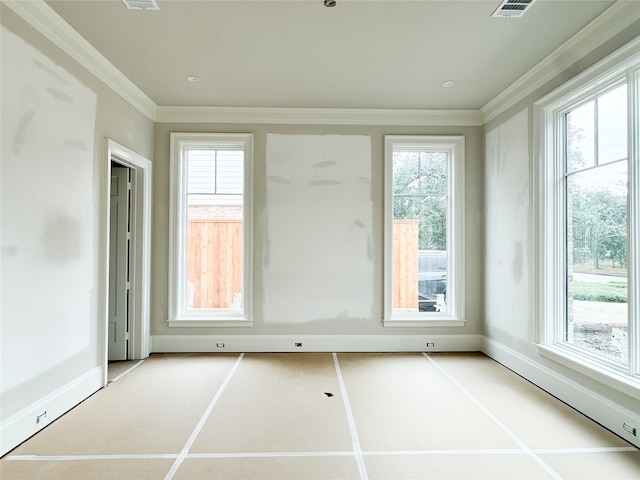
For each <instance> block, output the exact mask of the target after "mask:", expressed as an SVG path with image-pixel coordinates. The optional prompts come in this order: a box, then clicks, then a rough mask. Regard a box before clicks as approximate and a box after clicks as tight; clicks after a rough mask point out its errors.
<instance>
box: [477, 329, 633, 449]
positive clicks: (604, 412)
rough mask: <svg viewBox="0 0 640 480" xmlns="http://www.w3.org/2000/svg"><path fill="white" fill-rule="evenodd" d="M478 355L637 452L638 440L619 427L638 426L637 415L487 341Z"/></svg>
mask: <svg viewBox="0 0 640 480" xmlns="http://www.w3.org/2000/svg"><path fill="white" fill-rule="evenodd" d="M482 353H484V354H485V355H488V356H489V357H491V358H493V359H494V360H496V361H497V362H499V363H501V364H502V365H504V366H505V367H507V368H509V369H510V370H513V371H514V372H515V373H517V374H518V375H521V376H522V377H524V378H526V379H527V380H528V381H530V382H532V383H533V384H535V385H537V386H538V387H540V388H542V389H543V390H545V391H547V392H548V393H550V394H551V395H553V396H554V397H556V398H558V399H560V400H562V401H563V402H565V403H567V404H568V405H570V406H571V407H573V408H575V409H576V410H578V411H579V412H581V413H583V414H585V415H586V416H588V417H589V418H591V419H593V420H594V421H596V422H598V423H599V424H601V425H603V426H604V427H606V428H608V429H609V430H611V431H612V432H614V433H615V434H616V435H618V436H620V437H622V438H624V439H625V440H626V441H628V442H630V443H632V444H633V445H636V446H637V447H639V448H640V437H634V436H633V435H632V434H630V433H629V432H627V431H626V430H624V429H623V427H622V425H623V423H627V424H629V425H634V426H635V425H640V411H633V410H628V409H626V408H625V407H623V406H621V405H620V404H618V403H616V402H615V401H614V400H613V399H611V398H607V397H605V396H604V395H602V393H600V392H599V391H597V390H592V389H590V388H587V387H586V386H584V385H582V384H580V383H578V382H577V381H576V380H574V379H573V378H572V377H567V376H564V375H562V374H560V373H558V372H557V371H555V370H553V369H551V368H549V367H546V366H544V365H542V364H540V363H538V362H536V361H534V360H532V359H531V358H529V357H527V356H525V355H523V354H521V353H519V352H517V351H515V350H513V349H511V348H509V347H507V346H505V345H503V344H501V343H499V342H497V341H495V340H493V339H491V338H488V337H484V342H483V346H482ZM631 398H633V397H631Z"/></svg>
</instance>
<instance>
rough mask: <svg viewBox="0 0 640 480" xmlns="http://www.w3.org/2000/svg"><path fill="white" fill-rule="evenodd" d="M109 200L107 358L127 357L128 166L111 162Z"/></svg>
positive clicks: (129, 268)
mask: <svg viewBox="0 0 640 480" xmlns="http://www.w3.org/2000/svg"><path fill="white" fill-rule="evenodd" d="M110 186H111V192H110V203H109V299H108V301H109V329H108V347H107V349H108V352H109V361H110V362H112V361H116V360H128V359H129V357H130V352H129V336H130V335H129V323H130V309H129V300H130V293H131V292H130V290H131V278H130V273H131V194H132V185H131V169H130V168H128V167H125V166H123V165H120V164H119V163H117V162H115V161H111V183H110Z"/></svg>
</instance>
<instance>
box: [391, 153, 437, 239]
mask: <svg viewBox="0 0 640 480" xmlns="http://www.w3.org/2000/svg"><path fill="white" fill-rule="evenodd" d="M447 165H448V162H447V154H446V153H444V152H394V155H393V194H394V198H393V218H394V219H397V220H419V233H418V243H419V248H420V249H421V250H425V249H436V250H446V248H447Z"/></svg>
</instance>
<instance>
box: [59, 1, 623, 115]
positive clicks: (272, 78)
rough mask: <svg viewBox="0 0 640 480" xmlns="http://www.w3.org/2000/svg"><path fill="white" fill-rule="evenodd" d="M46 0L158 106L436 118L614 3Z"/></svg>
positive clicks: (493, 91)
mask: <svg viewBox="0 0 640 480" xmlns="http://www.w3.org/2000/svg"><path fill="white" fill-rule="evenodd" d="M47 3H48V4H49V5H50V6H51V7H52V8H53V9H54V10H55V11H56V12H57V13H58V14H60V15H61V16H62V17H63V18H64V19H65V20H66V21H67V22H68V23H69V24H70V25H71V26H72V27H73V28H75V29H76V30H77V31H78V32H79V33H80V34H81V35H82V36H83V37H84V38H85V39H87V40H88V41H89V42H90V43H91V44H92V45H93V46H94V47H96V48H97V49H98V50H99V51H100V52H102V54H103V55H104V56H105V57H106V58H107V59H108V60H109V61H110V62H111V63H113V65H115V66H116V67H117V68H118V69H119V70H120V71H121V72H122V73H124V74H125V75H126V76H127V77H128V78H129V79H130V80H131V81H132V82H133V83H135V84H136V85H137V86H138V87H139V88H140V89H141V90H142V91H144V92H145V93H146V94H147V95H148V96H149V97H150V98H151V99H152V100H153V101H154V102H155V103H156V104H157V105H161V106H216V107H300V108H370V109H435V110H439V109H480V108H481V107H483V106H484V105H486V104H487V102H489V101H490V100H492V99H493V98H494V97H496V96H497V95H498V94H499V93H500V92H502V91H503V90H505V89H506V88H507V87H508V86H509V85H511V84H512V83H513V82H514V81H516V80H517V79H518V78H520V77H521V76H522V75H524V74H525V73H526V72H527V71H529V70H530V69H531V68H532V67H534V66H535V65H536V64H538V63H539V62H540V61H541V60H542V59H544V58H545V57H546V56H547V55H549V54H551V53H552V52H553V51H554V50H555V49H556V48H558V47H559V46H560V45H562V44H563V43H564V42H566V41H567V40H568V39H569V38H571V37H572V36H573V35H574V34H576V33H577V32H578V31H580V30H581V29H582V28H583V27H584V26H586V25H587V24H588V23H589V22H591V21H592V20H594V19H595V18H596V17H597V16H598V15H600V14H601V13H602V12H603V11H605V10H606V9H607V8H608V7H610V6H611V5H613V4H614V3H615V2H614V1H601V0H537V1H536V2H535V3H534V4H533V5H532V6H531V7H530V8H529V10H528V11H527V13H526V14H525V15H524V16H523V17H522V18H492V17H491V14H492V13H493V11H494V10H495V9H496V8H497V7H498V6H499V5H500V3H501V0H470V1H464V0H414V1H402V0H391V1H375V0H367V1H364V0H362V1H358V0H337V5H336V6H335V7H333V8H327V7H325V6H324V5H323V0H291V1H271V0H262V1H244V0H233V1H217V0H216V1H214V0H209V1H207V0H200V1H191V0H157V3H158V5H159V7H160V10H159V11H135V10H128V9H127V8H126V7H125V5H124V4H123V2H122V1H121V0H106V1H101V0H71V1H58V0H49V1H48V2H47ZM190 75H195V76H198V77H199V78H200V81H199V82H198V83H191V82H189V81H187V79H186V77H187V76H190ZM448 80H453V81H455V82H456V83H455V85H454V86H452V87H449V88H445V87H442V83H443V82H445V81H448Z"/></svg>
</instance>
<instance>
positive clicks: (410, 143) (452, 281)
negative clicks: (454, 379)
mask: <svg viewBox="0 0 640 480" xmlns="http://www.w3.org/2000/svg"><path fill="white" fill-rule="evenodd" d="M396 146H398V147H399V148H400V149H402V148H403V147H410V148H414V147H416V148H418V149H420V150H422V149H424V150H425V151H446V152H447V154H448V157H449V174H448V176H447V177H448V178H447V182H448V185H447V195H448V199H449V201H448V207H447V216H448V219H447V251H448V265H449V271H448V272H447V298H448V299H447V303H448V304H449V313H447V314H443V313H437V312H408V313H399V312H395V311H393V305H392V303H393V274H392V272H393V162H392V156H393V152H394V150H395V148H396ZM464 186H465V138H464V136H462V135H444V136H434V135H385V137H384V320H383V325H384V326H385V327H461V326H464V323H465V285H464V279H465V257H464V254H465V241H464V238H465V233H464V232H465V189H464Z"/></svg>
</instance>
